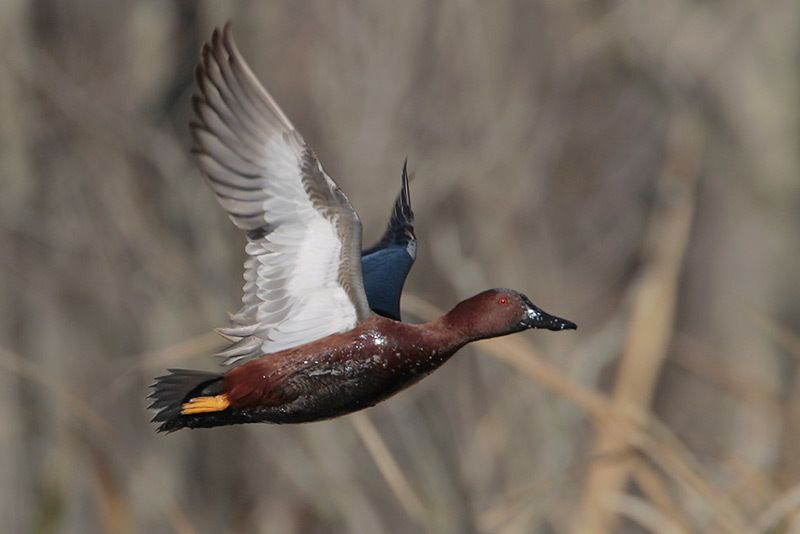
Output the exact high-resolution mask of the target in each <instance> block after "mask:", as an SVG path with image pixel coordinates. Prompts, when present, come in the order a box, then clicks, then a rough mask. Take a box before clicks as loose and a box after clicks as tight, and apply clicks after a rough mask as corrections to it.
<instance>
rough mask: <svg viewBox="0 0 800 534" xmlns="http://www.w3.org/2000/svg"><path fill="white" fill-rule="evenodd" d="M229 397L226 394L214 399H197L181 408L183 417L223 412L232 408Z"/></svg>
mask: <svg viewBox="0 0 800 534" xmlns="http://www.w3.org/2000/svg"><path fill="white" fill-rule="evenodd" d="M230 405H231V403H230V402H229V401H228V396H227V395H225V394H222V395H214V396H213V397H195V398H193V399H189V401H188V402H184V403H183V406H181V413H182V414H183V415H193V414H198V413H209V412H221V411H222V410H224V409H226V408H227V407H228V406H230Z"/></svg>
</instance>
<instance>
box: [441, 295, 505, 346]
mask: <svg viewBox="0 0 800 534" xmlns="http://www.w3.org/2000/svg"><path fill="white" fill-rule="evenodd" d="M478 297H480V295H476V296H475V297H472V298H469V299H467V300H464V301H462V302H459V303H458V304H456V306H455V307H454V308H453V309H452V310H450V311H449V312H447V313H446V314H444V315H443V316H441V317H440V318H439V319H438V320H437V321H435V322H436V323H438V325H437V328H438V329H439V330H441V331H442V332H443V334H444V335H445V336H446V337H449V338H450V339H449V341H450V342H451V343H454V344H456V345H457V346H458V348H461V347H463V346H464V345H466V344H467V343H470V342H472V341H477V340H479V339H485V338H487V337H492V336H493V333H492V332H490V331H489V330H488V329H487V328H486V322H485V321H482V320H481V310H480V307H479V306H478Z"/></svg>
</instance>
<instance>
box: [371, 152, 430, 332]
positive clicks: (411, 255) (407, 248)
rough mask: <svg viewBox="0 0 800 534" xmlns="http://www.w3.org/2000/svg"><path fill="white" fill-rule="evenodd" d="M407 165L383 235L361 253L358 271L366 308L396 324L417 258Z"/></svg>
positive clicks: (404, 167) (404, 166) (405, 164)
mask: <svg viewBox="0 0 800 534" xmlns="http://www.w3.org/2000/svg"><path fill="white" fill-rule="evenodd" d="M407 163H408V162H404V163H403V174H402V184H403V185H402V189H401V190H400V194H399V195H397V200H395V203H394V210H393V211H392V216H391V218H390V219H389V225H388V226H387V228H386V232H384V234H383V237H382V238H381V239H380V241H378V242H377V243H376V244H375V245H374V246H372V247H371V248H369V249H368V250H365V251H364V252H362V254H361V271H362V273H363V276H364V289H365V291H366V294H367V300H368V301H369V307H370V308H371V309H372V311H374V312H375V313H378V314H380V315H383V316H384V317H388V318H389V319H394V320H395V321H399V320H400V295H401V293H402V292H403V284H405V281H406V277H407V276H408V272H409V271H410V270H411V266H412V265H414V260H416V259H417V237H416V236H415V235H414V212H413V211H412V210H411V193H410V192H409V188H408V169H407Z"/></svg>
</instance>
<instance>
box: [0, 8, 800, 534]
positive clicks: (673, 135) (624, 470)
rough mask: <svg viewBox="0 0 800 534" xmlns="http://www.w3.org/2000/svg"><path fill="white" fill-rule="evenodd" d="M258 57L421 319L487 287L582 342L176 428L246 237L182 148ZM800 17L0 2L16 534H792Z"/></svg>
mask: <svg viewBox="0 0 800 534" xmlns="http://www.w3.org/2000/svg"><path fill="white" fill-rule="evenodd" d="M227 19H231V20H233V23H234V28H235V32H236V35H237V39H238V41H239V44H240V48H241V49H242V51H243V53H244V55H245V57H246V58H247V59H248V61H249V62H250V63H251V65H252V66H253V68H254V70H255V71H256V73H257V75H258V76H259V77H260V78H261V80H262V81H263V82H264V84H265V85H266V86H267V87H268V88H269V90H270V91H271V92H272V93H273V95H274V96H275V98H276V100H277V101H278V102H279V103H280V104H281V106H282V107H283V108H284V110H285V111H286V113H287V115H288V116H289V117H291V119H292V121H293V122H294V123H295V124H296V125H297V126H298V128H299V129H300V131H301V132H303V134H304V136H305V137H306V139H307V140H308V141H309V142H310V143H311V145H312V146H314V147H315V149H316V150H317V153H318V154H319V156H320V158H321V160H322V161H323V162H324V163H325V166H326V168H327V170H328V172H329V173H330V174H331V175H332V176H333V177H335V179H336V180H337V181H338V183H339V184H340V185H341V186H342V188H343V189H344V190H345V191H346V192H347V194H348V195H349V197H350V199H351V200H352V201H353V203H354V205H355V206H356V208H357V209H358V211H359V212H360V214H361V216H362V220H363V222H364V227H365V234H366V239H367V240H368V241H369V240H372V239H373V238H375V237H376V236H378V235H379V234H380V232H381V231H382V230H383V226H384V224H385V221H386V219H387V217H388V214H389V210H390V206H391V203H392V201H393V198H394V196H395V194H396V192H397V189H398V187H399V176H400V168H401V165H402V161H403V158H404V157H405V156H406V155H408V157H409V161H410V164H411V167H412V168H413V170H414V171H415V173H416V179H415V180H414V182H413V183H412V190H413V191H412V193H413V202H414V209H415V211H416V215H417V235H418V237H419V239H420V251H419V259H418V261H417V264H416V266H415V268H414V270H413V272H412V274H411V277H410V279H409V282H408V284H407V298H405V300H404V307H405V310H406V316H407V317H409V318H411V319H413V320H424V319H426V318H428V317H430V316H432V315H434V314H436V313H438V311H437V309H436V308H438V309H439V310H441V309H447V308H448V307H449V306H451V305H452V304H454V303H455V302H456V301H458V300H460V299H462V298H464V297H466V296H468V295H470V294H472V293H475V292H477V291H478V290H481V289H483V288H486V287H492V286H506V287H513V288H516V289H519V290H521V291H523V292H525V293H527V294H528V295H530V296H531V297H532V298H533V299H534V300H535V301H536V302H537V303H538V304H540V305H541V306H542V307H544V308H545V309H547V310H550V311H552V312H553V313H556V314H559V315H562V316H564V317H568V318H570V319H573V320H575V321H576V322H577V323H578V324H579V326H580V328H579V330H578V331H577V332H576V333H568V334H559V335H554V334H551V333H548V332H534V333H526V334H520V335H517V336H513V337H509V338H504V339H501V340H498V341H495V342H490V343H481V344H479V345H478V346H477V347H475V348H473V349H470V350H464V351H462V352H461V353H459V354H458V355H457V356H456V357H455V358H454V359H453V360H452V361H451V362H450V363H448V365H446V366H445V368H444V369H442V370H440V371H438V372H437V373H435V374H434V375H433V376H432V377H430V378H428V379H426V380H425V381H423V382H422V383H421V384H420V385H418V386H415V387H414V388H412V389H410V390H409V391H407V392H405V393H403V394H401V395H399V396H397V397H396V398H393V399H391V400H390V401H388V402H385V403H383V404H381V405H379V406H377V407H375V408H373V409H370V410H368V411H366V412H363V413H361V414H357V415H354V416H349V417H345V418H342V419H338V420H334V421H330V422H325V423H317V424H311V425H303V426H268V425H257V426H249V427H238V428H224V429H214V430H210V431H193V432H188V431H184V432H180V433H178V434H175V435H170V436H163V435H156V434H155V432H154V429H153V427H152V426H151V425H150V424H149V423H148V420H149V417H150V415H149V414H148V413H147V412H146V410H145V406H146V402H145V399H144V397H145V395H146V388H147V385H148V384H149V383H150V381H151V379H152V377H153V376H154V375H156V374H158V373H160V372H161V371H162V370H163V369H164V368H166V367H168V366H193V367H198V366H203V367H212V366H213V365H214V361H213V360H212V359H211V358H210V357H209V356H208V355H209V354H210V353H212V352H213V351H214V349H215V348H217V347H218V346H219V345H220V340H218V339H217V338H216V337H215V336H214V335H213V334H212V333H210V331H211V329H212V328H213V327H215V326H222V325H224V324H225V321H226V317H225V311H227V310H230V311H233V310H235V309H236V308H237V307H238V304H237V303H238V300H239V296H240V293H239V291H240V285H241V278H240V277H241V263H242V259H243V255H244V254H243V240H244V238H243V236H242V235H240V233H239V232H238V231H237V230H236V229H235V228H234V227H233V226H232V225H231V224H230V223H229V222H228V221H227V219H226V217H225V216H224V214H223V212H222V210H221V209H220V208H219V207H218V206H217V205H216V202H215V200H214V198H213V196H212V194H211V191H210V190H209V188H208V187H207V186H206V185H205V184H204V182H203V179H202V177H201V176H200V174H199V172H198V171H197V170H196V168H195V167H194V165H193V163H192V161H191V159H190V155H189V145H190V142H189V139H188V131H187V127H186V124H187V122H188V120H189V115H190V105H189V98H190V94H191V93H192V90H193V88H192V70H193V66H194V63H195V62H196V60H197V57H198V51H199V48H200V45H201V43H202V41H203V40H204V39H206V38H207V37H208V36H209V35H210V32H211V29H212V28H213V27H214V26H218V25H221V24H222V23H224V22H225V21H226V20H227ZM798 25H800V3H798V2H797V1H796V0H774V1H773V0H768V1H764V2H758V1H754V0H736V1H730V2H721V1H718V0H705V1H697V0H695V1H691V0H675V1H670V2H657V1H654V0H649V1H641V0H621V1H601V0H595V1H577V0H567V1H563V2H557V1H547V0H539V1H516V2H513V1H499V2H455V1H450V2H423V1H421V0H414V1H409V2H370V3H367V2H353V1H337V2H327V1H322V0H318V1H314V2H312V1H308V2H289V1H286V2H266V1H264V2H237V3H234V2H229V1H228V2H223V1H210V0H209V1H204V2H194V1H188V0H184V1H166V0H139V1H132V0H121V1H116V2H108V1H101V0H28V1H26V0H3V2H0V28H1V29H2V34H3V36H4V39H3V43H4V44H3V47H2V48H0V119H2V120H0V251H1V252H0V518H2V520H3V526H2V530H3V531H4V532H31V531H40V532H173V531H175V532H182V533H183V532H270V533H273V532H304V533H305V532H320V533H322V532H418V531H420V530H422V531H432V532H503V533H516V532H520V533H525V532H570V531H572V532H642V531H646V532H649V531H656V532H784V531H786V532H797V531H798V529H800V515H798V505H800V460H798V455H797V446H798V443H800V409H798V406H800V376H799V375H798V373H800V368H798V365H797V362H798V357H800V305H798V303H799V302H800V283H798V274H797V273H798V272H800V239H798V228H800V113H798V109H800V68H799V66H800V38H799V36H800V31H798Z"/></svg>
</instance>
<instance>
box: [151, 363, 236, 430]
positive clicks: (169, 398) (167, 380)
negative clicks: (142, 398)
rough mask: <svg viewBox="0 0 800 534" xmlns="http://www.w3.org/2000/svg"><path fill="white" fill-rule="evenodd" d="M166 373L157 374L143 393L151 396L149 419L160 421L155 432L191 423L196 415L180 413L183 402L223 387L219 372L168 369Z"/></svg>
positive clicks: (211, 393) (176, 428) (214, 392)
mask: <svg viewBox="0 0 800 534" xmlns="http://www.w3.org/2000/svg"><path fill="white" fill-rule="evenodd" d="M168 371H169V374H166V375H163V376H159V377H157V378H156V381H155V382H154V383H153V385H151V386H150V389H152V390H153V392H152V393H151V394H150V395H149V396H148V397H147V398H148V399H153V402H152V404H150V406H148V408H149V409H151V410H153V411H154V412H156V414H155V416H154V417H153V419H152V421H153V422H155V423H161V425H160V426H159V427H158V431H159V432H174V431H176V430H179V429H181V428H183V427H185V426H195V425H193V424H192V423H193V422H194V420H196V419H197V418H198V416H196V415H195V416H192V417H187V416H184V415H182V414H181V407H182V406H183V403H184V402H186V401H188V400H189V399H191V398H194V397H200V396H213V395H220V394H221V393H222V391H223V383H222V373H209V372H207V371H194V370H189V369H168Z"/></svg>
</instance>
